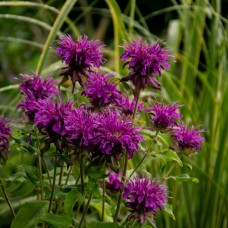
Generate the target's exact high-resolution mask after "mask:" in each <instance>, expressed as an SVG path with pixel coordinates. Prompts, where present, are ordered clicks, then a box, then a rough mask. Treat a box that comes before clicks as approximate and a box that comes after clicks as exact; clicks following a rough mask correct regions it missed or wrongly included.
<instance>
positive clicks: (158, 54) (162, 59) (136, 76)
mask: <svg viewBox="0 0 228 228" xmlns="http://www.w3.org/2000/svg"><path fill="white" fill-rule="evenodd" d="M123 49H124V53H123V54H122V55H121V57H120V58H121V60H122V61H125V63H124V66H126V65H128V68H129V69H130V70H131V73H130V74H129V75H128V76H125V77H123V78H122V80H121V81H128V80H131V81H132V82H133V84H134V85H135V87H136V88H137V90H140V89H144V88H145V87H146V86H147V85H148V86H150V87H152V88H155V89H160V88H161V85H160V84H159V82H158V81H157V80H156V78H155V77H154V75H155V74H159V76H161V70H162V69H164V68H165V69H169V64H168V62H167V61H168V60H170V59H171V58H172V56H171V55H169V54H168V51H169V50H167V49H162V48H160V45H159V44H158V43H157V42H156V43H152V44H151V45H149V44H148V43H146V42H145V43H144V44H143V42H142V38H140V40H139V41H132V42H131V43H130V44H129V45H126V46H123Z"/></svg>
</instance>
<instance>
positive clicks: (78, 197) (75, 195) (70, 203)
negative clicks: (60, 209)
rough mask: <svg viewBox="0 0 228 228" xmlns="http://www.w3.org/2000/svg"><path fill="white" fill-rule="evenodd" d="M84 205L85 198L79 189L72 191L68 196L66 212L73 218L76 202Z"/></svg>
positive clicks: (65, 206)
mask: <svg viewBox="0 0 228 228" xmlns="http://www.w3.org/2000/svg"><path fill="white" fill-rule="evenodd" d="M77 201H78V202H79V203H83V202H84V197H83V196H82V194H81V192H80V191H79V189H72V190H71V191H70V192H69V193H67V194H66V198H65V203H64V211H65V213H66V214H67V215H69V216H72V214H73V208H74V205H75V203H76V202H77Z"/></svg>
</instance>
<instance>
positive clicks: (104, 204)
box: [101, 179, 105, 222]
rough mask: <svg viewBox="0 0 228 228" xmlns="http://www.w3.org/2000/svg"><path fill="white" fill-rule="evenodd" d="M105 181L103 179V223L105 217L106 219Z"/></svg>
mask: <svg viewBox="0 0 228 228" xmlns="http://www.w3.org/2000/svg"><path fill="white" fill-rule="evenodd" d="M104 212H105V179H103V197H102V214H101V219H102V222H104V217H105V213H104Z"/></svg>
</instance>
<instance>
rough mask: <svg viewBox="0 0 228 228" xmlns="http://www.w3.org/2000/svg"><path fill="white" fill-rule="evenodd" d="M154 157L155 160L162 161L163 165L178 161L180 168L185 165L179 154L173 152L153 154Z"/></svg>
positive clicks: (166, 151)
mask: <svg viewBox="0 0 228 228" xmlns="http://www.w3.org/2000/svg"><path fill="white" fill-rule="evenodd" d="M152 155H153V156H154V158H157V159H160V160H162V162H163V163H165V164H166V163H167V162H168V161H176V162H177V163H178V165H179V166H181V167H183V163H182V161H181V160H180V158H179V157H178V155H177V153H176V152H175V151H173V150H170V149H169V150H165V151H162V152H159V153H156V152H153V153H152Z"/></svg>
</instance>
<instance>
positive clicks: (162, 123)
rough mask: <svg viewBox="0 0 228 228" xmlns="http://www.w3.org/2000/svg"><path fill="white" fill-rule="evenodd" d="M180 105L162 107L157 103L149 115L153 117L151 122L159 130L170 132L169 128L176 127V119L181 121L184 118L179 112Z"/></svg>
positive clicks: (162, 105)
mask: <svg viewBox="0 0 228 228" xmlns="http://www.w3.org/2000/svg"><path fill="white" fill-rule="evenodd" d="M179 107H180V105H178V104H176V103H172V104H170V105H165V104H164V103H162V104H161V105H160V104H158V103H155V104H153V105H152V107H151V108H150V109H149V114H151V115H152V117H151V122H152V124H153V125H154V127H155V128H158V129H159V130H168V128H170V127H173V126H174V125H176V124H177V123H176V120H175V119H181V118H182V116H181V115H180V114H179V113H178V112H177V110H178V108H179Z"/></svg>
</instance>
